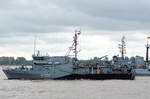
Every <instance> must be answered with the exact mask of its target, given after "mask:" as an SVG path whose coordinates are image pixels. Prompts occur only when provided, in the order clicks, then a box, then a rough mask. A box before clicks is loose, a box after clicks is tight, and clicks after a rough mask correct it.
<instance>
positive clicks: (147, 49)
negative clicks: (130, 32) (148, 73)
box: [146, 37, 150, 63]
mask: <svg viewBox="0 0 150 99" xmlns="http://www.w3.org/2000/svg"><path fill="white" fill-rule="evenodd" d="M148 39H150V37H147V44H146V63H148V60H149V59H148V57H149V55H148V54H149V47H150V46H149V44H148Z"/></svg>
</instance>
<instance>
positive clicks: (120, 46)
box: [119, 36, 126, 59]
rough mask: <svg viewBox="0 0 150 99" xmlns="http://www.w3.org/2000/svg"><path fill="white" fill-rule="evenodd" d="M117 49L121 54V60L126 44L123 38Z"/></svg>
mask: <svg viewBox="0 0 150 99" xmlns="http://www.w3.org/2000/svg"><path fill="white" fill-rule="evenodd" d="M119 49H120V53H121V58H122V59H124V55H125V54H126V43H125V37H124V36H123V37H122V39H121V44H119Z"/></svg>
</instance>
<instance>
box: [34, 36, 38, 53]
mask: <svg viewBox="0 0 150 99" xmlns="http://www.w3.org/2000/svg"><path fill="white" fill-rule="evenodd" d="M36 39H37V36H35V37H34V55H35V51H36Z"/></svg>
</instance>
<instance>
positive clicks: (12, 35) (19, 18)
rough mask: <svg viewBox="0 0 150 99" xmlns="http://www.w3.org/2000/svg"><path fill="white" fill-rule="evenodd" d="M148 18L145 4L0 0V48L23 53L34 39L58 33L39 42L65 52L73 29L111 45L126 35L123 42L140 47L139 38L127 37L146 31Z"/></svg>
mask: <svg viewBox="0 0 150 99" xmlns="http://www.w3.org/2000/svg"><path fill="white" fill-rule="evenodd" d="M149 16H150V1H148V0H132V1H131V0H115V1H114V0H61V1H60V0H32V1H31V0H9V1H6V0H0V39H1V41H0V44H1V46H5V47H7V48H8V47H9V46H10V45H11V46H13V45H14V46H21V47H22V46H23V45H24V46H23V47H22V49H24V47H27V46H28V47H31V46H32V44H33V39H34V36H35V35H40V36H41V38H42V36H43V35H48V34H49V35H52V34H57V33H58V35H61V36H59V37H57V36H56V35H52V36H51V37H49V36H47V37H46V36H44V37H43V38H44V39H43V40H41V42H43V43H44V44H49V45H52V47H57V46H60V45H62V47H65V48H66V46H67V47H68V45H69V43H68V42H72V41H71V40H72V36H71V35H72V34H73V33H72V34H71V32H73V29H74V27H81V29H82V30H83V31H82V33H83V35H97V36H104V37H108V38H110V39H111V40H112V41H119V40H120V37H121V36H123V35H127V38H128V39H127V40H129V41H132V42H134V41H135V42H139V43H140V40H142V39H143V38H139V36H136V35H131V34H134V33H136V32H137V33H138V34H143V33H145V32H148V31H150V18H149ZM69 32H70V33H69ZM66 35H69V37H68V36H66ZM129 35H130V36H129ZM142 36H143V35H142ZM69 38H70V39H69ZM142 42H144V41H142ZM43 43H42V44H43ZM56 43H57V44H56ZM59 43H60V44H59ZM55 44H56V45H57V46H54V45H55ZM52 47H50V48H52ZM89 49H91V48H89ZM28 50H29V49H28ZM63 50H64V49H63ZM59 51H60V50H59V49H58V51H57V52H59Z"/></svg>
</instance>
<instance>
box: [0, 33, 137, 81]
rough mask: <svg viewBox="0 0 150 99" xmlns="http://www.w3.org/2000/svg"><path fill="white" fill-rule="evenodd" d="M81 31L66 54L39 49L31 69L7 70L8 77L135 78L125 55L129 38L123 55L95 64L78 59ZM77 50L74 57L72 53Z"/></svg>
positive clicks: (23, 67) (123, 43)
mask: <svg viewBox="0 0 150 99" xmlns="http://www.w3.org/2000/svg"><path fill="white" fill-rule="evenodd" d="M80 34H81V32H80V31H75V35H74V37H73V38H74V39H73V44H72V46H71V47H70V48H69V50H68V52H67V54H66V55H65V56H52V57H50V56H41V55H40V52H39V51H38V52H37V54H34V55H33V56H32V57H33V65H32V66H31V68H28V67H27V66H20V67H19V68H15V69H11V68H4V69H3V71H4V73H5V75H6V76H7V78H8V79H131V80H133V79H134V78H135V72H134V70H133V69H132V68H131V66H130V64H129V62H128V61H127V60H126V59H125V58H124V53H125V41H124V37H123V38H122V40H121V41H122V43H121V44H120V49H121V55H122V56H121V57H118V56H114V57H113V59H112V60H111V61H108V60H105V61H104V60H103V61H102V59H103V58H106V57H107V56H104V57H102V58H99V59H98V60H97V61H95V62H94V63H93V64H83V63H82V62H80V61H79V60H78V52H79V51H78V44H79V42H78V36H79V35H80ZM70 52H73V54H74V55H73V57H71V56H70Z"/></svg>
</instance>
